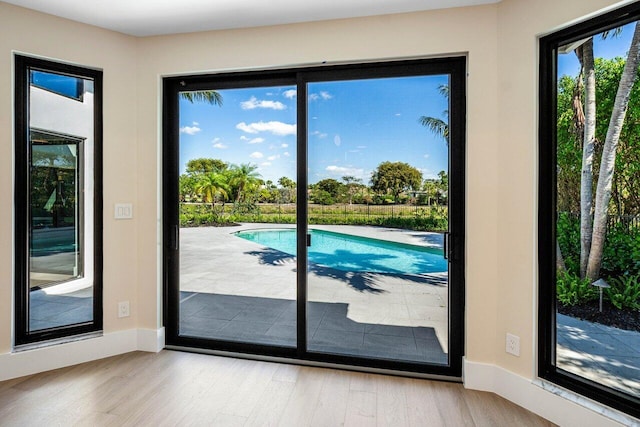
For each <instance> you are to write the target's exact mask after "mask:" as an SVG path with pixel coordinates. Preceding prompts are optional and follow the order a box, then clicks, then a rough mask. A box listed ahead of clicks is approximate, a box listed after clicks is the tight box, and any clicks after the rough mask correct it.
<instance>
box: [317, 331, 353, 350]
mask: <svg viewBox="0 0 640 427" xmlns="http://www.w3.org/2000/svg"><path fill="white" fill-rule="evenodd" d="M363 342H364V332H361V333H359V332H348V331H342V330H329V329H322V328H318V330H317V331H316V332H315V334H313V337H312V338H311V339H310V340H309V347H314V348H315V347H317V346H332V347H335V348H338V349H342V350H347V349H356V350H360V349H362V344H363Z"/></svg>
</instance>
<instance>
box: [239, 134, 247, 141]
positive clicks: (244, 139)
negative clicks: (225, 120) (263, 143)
mask: <svg viewBox="0 0 640 427" xmlns="http://www.w3.org/2000/svg"><path fill="white" fill-rule="evenodd" d="M240 140H241V141H248V140H249V138H247V137H246V136H244V135H242V136H241V137H240Z"/></svg>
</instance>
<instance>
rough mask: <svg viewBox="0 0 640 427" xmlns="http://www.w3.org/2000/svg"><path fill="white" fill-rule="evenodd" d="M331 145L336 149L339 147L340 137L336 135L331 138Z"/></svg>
mask: <svg viewBox="0 0 640 427" xmlns="http://www.w3.org/2000/svg"><path fill="white" fill-rule="evenodd" d="M333 143H334V144H336V147H340V145H341V144H342V138H340V135H336V136H334V137H333Z"/></svg>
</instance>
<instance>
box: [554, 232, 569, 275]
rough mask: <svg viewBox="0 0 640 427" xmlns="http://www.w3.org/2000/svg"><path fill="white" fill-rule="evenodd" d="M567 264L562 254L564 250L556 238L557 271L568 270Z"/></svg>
mask: <svg viewBox="0 0 640 427" xmlns="http://www.w3.org/2000/svg"><path fill="white" fill-rule="evenodd" d="M566 270H567V266H566V265H565V263H564V257H563V256H562V250H561V249H560V242H558V239H556V272H558V273H560V272H561V271H566Z"/></svg>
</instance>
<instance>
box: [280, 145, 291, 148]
mask: <svg viewBox="0 0 640 427" xmlns="http://www.w3.org/2000/svg"><path fill="white" fill-rule="evenodd" d="M288 146H289V144H282V145H280V147H282V148H287V147H288Z"/></svg>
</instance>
